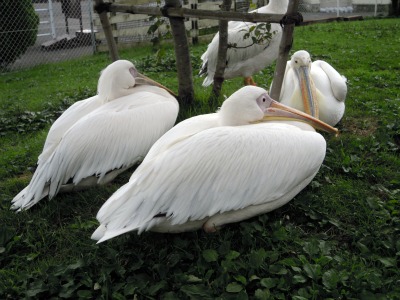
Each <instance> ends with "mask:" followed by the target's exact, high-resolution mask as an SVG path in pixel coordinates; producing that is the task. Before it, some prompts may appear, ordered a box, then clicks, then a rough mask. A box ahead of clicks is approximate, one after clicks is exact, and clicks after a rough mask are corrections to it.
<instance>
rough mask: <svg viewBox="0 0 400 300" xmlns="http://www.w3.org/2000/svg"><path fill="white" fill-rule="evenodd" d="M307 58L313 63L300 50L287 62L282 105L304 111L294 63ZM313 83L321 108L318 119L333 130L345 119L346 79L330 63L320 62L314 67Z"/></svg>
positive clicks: (312, 72) (315, 63)
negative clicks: (332, 127) (296, 60)
mask: <svg viewBox="0 0 400 300" xmlns="http://www.w3.org/2000/svg"><path fill="white" fill-rule="evenodd" d="M301 56H303V57H307V59H309V61H310V62H311V59H310V55H309V53H308V52H307V51H304V50H300V51H297V52H295V53H294V54H293V55H292V59H291V60H290V61H288V62H287V65H286V70H285V75H284V78H283V83H282V89H281V93H280V97H279V101H280V102H281V103H282V104H285V105H288V106H290V107H293V108H296V109H298V110H301V111H304V105H303V102H302V96H301V90H300V84H299V77H298V75H297V72H296V67H295V66H294V64H293V60H295V59H296V58H298V59H299V60H300V57H301ZM310 75H311V79H312V80H313V82H314V84H315V88H316V101H317V102H318V107H319V119H321V120H322V121H324V122H326V123H328V124H330V125H332V126H334V125H336V124H337V123H338V122H339V121H340V120H341V119H342V117H343V114H344V111H345V103H344V102H345V99H346V95H347V84H346V82H347V79H346V77H344V76H342V75H340V74H339V73H338V72H337V71H336V70H335V69H334V68H333V67H332V66H331V65H330V64H329V63H327V62H325V61H322V60H317V61H314V62H312V63H311V71H310Z"/></svg>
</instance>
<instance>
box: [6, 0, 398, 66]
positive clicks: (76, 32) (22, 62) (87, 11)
mask: <svg viewBox="0 0 400 300" xmlns="http://www.w3.org/2000/svg"><path fill="white" fill-rule="evenodd" d="M151 1H152V0H151ZM250 1H252V0H236V2H235V4H234V6H235V8H236V9H237V10H241V11H243V10H246V9H247V8H248V7H249V6H250V4H251V3H254V2H256V3H257V5H259V6H260V5H263V4H266V3H267V0H257V1H254V0H253V1H252V2H250ZM368 1H369V2H370V3H371V4H370V5H360V4H354V3H355V2H356V1H352V0H320V1H315V0H313V1H310V0H302V1H300V12H301V13H302V14H303V17H304V18H305V19H306V20H310V19H321V18H327V17H338V16H351V15H363V16H376V15H387V13H388V8H389V5H388V3H389V4H390V0H366V2H368ZM5 2H6V5H13V4H14V5H15V3H17V2H18V1H15V0H6V1H5ZM112 2H118V0H113V1H112ZM125 2H126V1H125ZM207 2H211V5H208V7H212V9H219V8H218V4H219V3H220V2H221V1H210V0H207V1H205V0H184V1H183V3H184V6H186V7H189V8H190V7H191V4H192V3H196V6H197V7H198V8H201V7H202V6H201V5H203V7H207V6H206V3H207ZM353 2H354V3H353ZM93 3H94V1H92V0H32V5H33V8H34V11H35V14H36V16H37V17H38V18H39V24H38V30H37V34H36V41H35V42H34V44H33V45H31V46H30V47H28V48H27V49H26V51H25V52H24V53H22V54H21V55H18V58H17V59H16V60H15V61H13V62H12V63H10V64H9V65H8V66H7V68H2V69H1V71H0V72H4V71H7V72H8V71H13V70H18V69H22V68H29V67H32V66H35V65H39V64H43V63H51V62H58V61H64V60H69V59H73V58H77V57H81V56H84V55H92V54H93V53H95V52H96V51H105V50H107V47H106V43H105V39H104V34H103V32H102V28H101V25H100V22H99V20H98V16H97V14H96V13H95V12H93ZM357 3H360V1H357ZM144 5H157V2H151V3H146V4H144ZM158 5H163V3H162V2H161V4H158ZM253 6H254V4H253ZM11 11H13V12H12V13H13V14H14V15H12V16H9V18H11V19H14V18H15V16H18V14H26V11H23V10H22V11H19V8H18V9H14V10H11ZM2 14H3V12H2ZM33 17H35V15H33ZM37 17H35V18H37ZM3 19H4V17H3ZM110 19H111V20H113V19H114V21H115V23H114V32H115V38H116V40H117V41H118V43H119V45H120V46H123V45H124V44H126V45H128V46H132V42H133V43H135V42H143V41H149V40H151V38H153V36H154V35H151V34H150V35H149V34H147V30H148V28H149V26H151V25H152V24H153V23H154V22H155V21H156V20H153V19H151V18H150V17H149V16H139V15H136V16H133V15H129V14H117V15H116V16H114V18H113V17H111V18H110ZM15 20H20V19H19V18H15ZM166 21H168V20H167V19H166ZM0 22H1V20H0ZM213 22H214V23H215V22H216V21H211V20H202V21H201V24H202V25H201V24H200V22H199V25H198V26H199V28H201V27H202V26H206V25H209V26H210V25H215V24H214V23H213ZM187 24H188V25H187V29H188V31H190V27H191V25H190V24H191V20H188V22H187ZM17 25H18V24H17ZM3 28H4V27H3V26H0V30H2V31H0V44H2V43H3V44H4V45H2V47H3V48H2V49H8V47H11V48H12V47H14V48H15V47H16V46H18V45H16V44H13V43H11V42H8V41H9V40H8V39H7V38H5V37H7V36H13V35H17V34H18V32H20V31H21V29H20V28H19V26H14V29H13V30H10V29H7V30H4V29H3ZM32 30H34V29H32ZM138 32H139V33H138ZM122 33H123V34H122ZM119 34H120V35H121V36H118V35H119ZM14 40H15V39H14ZM20 40H21V39H20ZM17 41H18V39H17ZM0 55H2V54H1V53H0ZM0 62H1V61H0ZM3 67H4V66H3Z"/></svg>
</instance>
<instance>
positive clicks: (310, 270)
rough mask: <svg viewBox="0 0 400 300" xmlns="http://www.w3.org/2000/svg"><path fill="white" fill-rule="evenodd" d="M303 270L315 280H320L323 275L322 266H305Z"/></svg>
mask: <svg viewBox="0 0 400 300" xmlns="http://www.w3.org/2000/svg"><path fill="white" fill-rule="evenodd" d="M303 269H304V271H305V272H306V274H307V276H308V277H310V278H311V279H313V280H318V278H319V277H320V275H321V266H320V265H311V264H305V265H304V267H303Z"/></svg>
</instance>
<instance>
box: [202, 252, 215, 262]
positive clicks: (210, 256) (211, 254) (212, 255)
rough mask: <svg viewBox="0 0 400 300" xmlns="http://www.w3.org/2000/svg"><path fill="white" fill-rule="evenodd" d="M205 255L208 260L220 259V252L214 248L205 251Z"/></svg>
mask: <svg viewBox="0 0 400 300" xmlns="http://www.w3.org/2000/svg"><path fill="white" fill-rule="evenodd" d="M203 257H204V259H205V260H206V261H207V262H213V261H217V260H218V253H217V251H215V250H214V249H207V250H204V251H203Z"/></svg>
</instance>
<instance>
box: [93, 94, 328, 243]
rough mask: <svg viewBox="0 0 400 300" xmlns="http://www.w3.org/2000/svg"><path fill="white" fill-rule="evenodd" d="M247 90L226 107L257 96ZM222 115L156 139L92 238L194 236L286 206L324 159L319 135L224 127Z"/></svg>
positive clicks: (278, 127) (270, 126)
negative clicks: (212, 221) (213, 221)
mask: <svg viewBox="0 0 400 300" xmlns="http://www.w3.org/2000/svg"><path fill="white" fill-rule="evenodd" d="M251 88H252V89H251V90H249V89H246V90H245V91H247V93H244V94H242V95H238V94H237V93H235V94H233V95H232V96H231V97H230V98H229V99H228V100H232V99H233V98H235V97H236V100H235V101H249V99H247V98H251V97H252V95H251V93H249V92H248V91H253V90H254V89H258V90H255V91H256V92H259V91H260V90H262V89H260V88H255V87H251ZM243 89H245V88H243ZM243 89H242V90H243ZM243 95H247V97H243ZM240 98H244V99H243V100H241V99H240ZM228 100H226V101H225V102H227V101H228ZM224 104H225V103H224ZM224 109H225V108H224V105H223V106H222V107H221V110H220V111H219V112H217V113H215V114H208V115H202V116H197V117H193V118H190V119H188V120H185V121H183V122H181V123H179V124H178V125H176V126H175V127H173V128H172V129H171V130H170V131H168V132H167V133H166V134H165V135H164V136H163V137H162V138H160V139H159V140H158V141H157V142H156V143H155V144H154V146H153V147H152V149H151V150H150V152H149V154H148V156H147V157H146V158H145V160H144V161H143V162H142V164H141V165H140V166H139V167H138V168H137V170H136V171H135V172H134V173H133V174H132V176H131V178H130V180H129V182H128V183H127V184H125V185H124V186H122V187H121V188H120V189H119V190H118V191H116V192H115V193H114V194H113V195H112V196H111V198H110V199H108V200H107V202H106V203H105V204H104V205H103V206H102V208H101V209H100V211H99V212H98V214H97V219H98V220H99V222H100V227H99V229H98V230H97V231H96V232H95V233H94V234H93V236H92V238H93V239H96V240H99V242H102V241H105V240H107V239H110V238H112V237H115V236H117V235H120V234H123V233H125V232H128V231H132V230H137V231H138V232H139V233H140V232H142V231H146V230H156V231H174V227H177V228H179V230H178V231H180V230H193V229H197V228H200V227H201V226H202V225H203V223H204V222H206V221H207V220H208V219H209V218H210V217H214V216H218V215H221V214H224V213H232V212H239V215H238V214H236V215H235V216H234V218H236V219H241V218H242V216H245V217H244V218H247V217H248V215H251V216H254V215H256V214H260V213H263V211H261V210H260V211H257V212H253V211H252V212H248V209H249V208H251V207H253V206H258V205H268V203H271V205H270V207H268V208H267V209H274V208H276V207H279V206H281V205H284V204H285V203H286V202H288V201H289V200H291V199H292V198H293V197H294V196H295V195H296V194H297V193H298V192H299V191H300V190H301V189H303V188H304V187H305V186H306V185H307V184H308V183H309V182H310V181H311V180H312V178H313V177H314V176H315V174H316V172H317V171H318V169H319V167H320V166H321V164H322V161H323V159H324V156H325V148H326V143H325V140H324V139H323V137H322V136H321V135H320V134H318V133H316V132H315V131H309V130H302V129H300V128H299V127H296V126H293V125H289V124H285V123H282V122H270V123H260V124H247V125H245V124H242V125H237V126H227V125H228V124H224V122H225V121H224V120H222V119H223V118H224V117H223V116H222V114H221V112H223V111H224ZM243 111H244V112H243V114H248V112H249V111H250V110H247V111H246V110H243ZM292 124H296V122H293V123H292ZM302 126H303V125H302ZM241 210H242V211H243V212H244V213H243V215H240V211H241ZM160 214H162V215H164V217H160ZM163 226H165V228H163Z"/></svg>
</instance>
